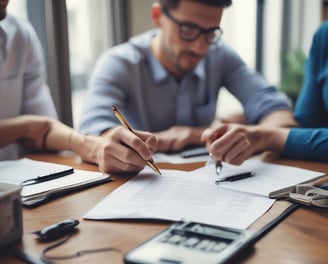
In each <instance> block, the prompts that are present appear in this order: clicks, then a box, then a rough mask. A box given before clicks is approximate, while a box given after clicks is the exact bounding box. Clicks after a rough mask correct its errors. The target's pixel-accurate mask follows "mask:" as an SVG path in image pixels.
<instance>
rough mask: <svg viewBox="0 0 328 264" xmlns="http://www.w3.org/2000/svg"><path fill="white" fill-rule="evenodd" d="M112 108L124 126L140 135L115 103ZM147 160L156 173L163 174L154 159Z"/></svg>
mask: <svg viewBox="0 0 328 264" xmlns="http://www.w3.org/2000/svg"><path fill="white" fill-rule="evenodd" d="M112 110H113V113H114V115H115V116H116V118H117V119H118V120H119V121H120V122H121V124H122V126H124V127H125V128H126V129H128V130H130V131H131V132H132V133H133V134H135V135H136V136H138V135H137V133H136V132H135V131H134V129H133V128H132V127H131V126H130V124H129V123H128V121H127V120H126V119H125V117H124V116H123V115H122V114H121V112H120V111H119V110H118V109H117V108H116V107H115V106H114V105H112ZM146 162H147V165H148V166H149V167H151V168H152V169H153V170H154V171H155V172H156V173H158V174H159V175H161V174H162V173H161V172H160V170H159V168H158V167H157V166H156V165H155V163H154V161H153V159H150V160H146Z"/></svg>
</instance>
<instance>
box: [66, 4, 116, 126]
mask: <svg viewBox="0 0 328 264" xmlns="http://www.w3.org/2000/svg"><path fill="white" fill-rule="evenodd" d="M66 6H67V18H68V31H69V52H70V71H71V84H72V107H73V109H72V110H73V111H72V112H73V123H74V127H77V126H78V124H79V116H80V113H81V104H82V102H83V99H84V95H85V91H86V88H87V82H88V79H89V77H90V74H91V72H92V69H93V67H94V65H95V62H96V61H97V59H98V58H99V57H100V55H101V54H102V53H103V52H104V51H105V50H106V49H107V48H108V47H110V46H111V45H112V40H111V36H112V34H111V32H110V29H111V26H110V24H111V19H110V12H109V11H110V7H109V4H108V1H106V0H93V1H90V0H66Z"/></svg>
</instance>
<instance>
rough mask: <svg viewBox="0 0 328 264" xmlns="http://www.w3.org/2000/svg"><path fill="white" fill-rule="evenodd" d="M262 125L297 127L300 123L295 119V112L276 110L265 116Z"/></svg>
mask: <svg viewBox="0 0 328 264" xmlns="http://www.w3.org/2000/svg"><path fill="white" fill-rule="evenodd" d="M259 124H260V125H264V126H268V127H297V126H299V124H298V123H297V121H296V120H295V118H294V116H293V113H292V112H291V111H288V110H280V111H275V112H273V113H271V114H269V115H268V116H266V117H265V118H263V119H262V120H261V121H260V123H259Z"/></svg>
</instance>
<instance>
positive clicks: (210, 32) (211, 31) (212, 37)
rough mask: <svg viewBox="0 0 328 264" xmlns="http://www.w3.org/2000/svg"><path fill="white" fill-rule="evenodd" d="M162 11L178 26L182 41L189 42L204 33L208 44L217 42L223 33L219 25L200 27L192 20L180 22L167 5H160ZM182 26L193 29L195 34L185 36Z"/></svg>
mask: <svg viewBox="0 0 328 264" xmlns="http://www.w3.org/2000/svg"><path fill="white" fill-rule="evenodd" d="M162 12H163V14H164V15H165V16H166V17H167V18H168V19H170V20H171V21H173V22H174V23H175V24H176V25H178V26H179V36H180V38H181V39H182V40H184V41H189V42H191V41H194V40H196V39H197V38H198V37H199V36H200V35H201V34H204V35H205V39H206V42H207V43H208V44H213V43H215V42H217V41H218V40H219V39H220V38H221V36H222V34H223V30H222V29H221V28H220V27H213V28H202V27H200V26H198V25H196V24H194V23H192V22H181V21H179V20H177V19H176V18H175V17H173V16H172V15H171V14H170V12H169V9H168V8H167V7H162ZM183 28H188V29H192V30H195V32H196V33H195V35H193V36H191V37H186V36H185V35H184V30H183Z"/></svg>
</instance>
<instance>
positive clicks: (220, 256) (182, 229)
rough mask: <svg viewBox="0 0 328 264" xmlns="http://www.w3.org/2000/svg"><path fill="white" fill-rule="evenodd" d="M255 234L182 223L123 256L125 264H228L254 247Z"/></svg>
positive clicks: (196, 223) (200, 224) (174, 225)
mask: <svg viewBox="0 0 328 264" xmlns="http://www.w3.org/2000/svg"><path fill="white" fill-rule="evenodd" d="M253 238H254V233H253V232H251V231H249V230H240V229H234V228H227V227H222V226H215V225H208V224H203V223H198V222H193V221H179V222H176V223H174V224H172V225H171V226H170V227H168V228H166V229H165V230H163V231H162V232H160V233H159V234H157V235H155V236H154V237H152V238H150V239H149V240H147V241H145V242H144V243H142V244H141V245H139V246H137V247H136V248H134V249H132V250H131V251H130V252H128V253H126V254H125V255H124V263H126V264H141V263H142V264H155V263H156V264H184V263H188V264H189V263H190V264H193V263H195V264H196V263H197V264H199V263H208V264H211V263H213V264H214V263H215V264H216V263H228V262H229V261H231V259H232V258H234V257H236V256H237V255H238V256H239V255H240V253H242V252H244V250H247V249H249V248H252V247H253V245H254V242H255V241H254V239H253Z"/></svg>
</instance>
